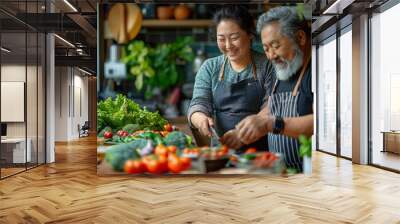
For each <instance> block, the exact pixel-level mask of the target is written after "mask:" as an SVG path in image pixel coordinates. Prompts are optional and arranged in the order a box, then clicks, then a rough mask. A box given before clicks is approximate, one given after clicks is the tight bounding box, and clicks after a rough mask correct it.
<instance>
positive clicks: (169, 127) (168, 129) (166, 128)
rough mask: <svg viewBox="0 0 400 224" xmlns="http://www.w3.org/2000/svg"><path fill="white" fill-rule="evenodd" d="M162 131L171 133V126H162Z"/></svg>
mask: <svg viewBox="0 0 400 224" xmlns="http://www.w3.org/2000/svg"><path fill="white" fill-rule="evenodd" d="M164 130H165V131H168V132H171V131H172V125H171V124H166V125H164Z"/></svg>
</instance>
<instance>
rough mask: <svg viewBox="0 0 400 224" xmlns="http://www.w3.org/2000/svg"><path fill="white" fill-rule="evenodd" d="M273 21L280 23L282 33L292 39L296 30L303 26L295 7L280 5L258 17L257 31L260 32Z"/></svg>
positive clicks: (302, 20) (301, 18)
mask: <svg viewBox="0 0 400 224" xmlns="http://www.w3.org/2000/svg"><path fill="white" fill-rule="evenodd" d="M274 22H278V23H279V24H280V28H281V33H282V34H283V35H285V36H287V37H289V38H291V39H292V40H294V39H295V34H296V32H297V31H298V30H301V29H302V28H303V24H304V19H303V17H302V16H301V15H299V14H298V13H297V10H296V8H295V7H288V6H282V7H276V8H272V9H270V10H269V11H268V12H266V13H264V14H262V15H261V16H260V17H259V18H258V21H257V32H258V33H259V34H260V33H261V31H262V29H263V28H264V27H265V26H266V25H269V24H271V23H274Z"/></svg>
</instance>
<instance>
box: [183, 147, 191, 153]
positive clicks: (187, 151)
mask: <svg viewBox="0 0 400 224" xmlns="http://www.w3.org/2000/svg"><path fill="white" fill-rule="evenodd" d="M191 152H192V150H191V149H189V148H185V149H183V154H190V153H191Z"/></svg>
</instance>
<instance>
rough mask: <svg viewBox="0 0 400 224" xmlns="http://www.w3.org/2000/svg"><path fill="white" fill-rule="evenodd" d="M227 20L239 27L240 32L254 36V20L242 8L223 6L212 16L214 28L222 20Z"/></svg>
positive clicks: (240, 6) (238, 6)
mask: <svg viewBox="0 0 400 224" xmlns="http://www.w3.org/2000/svg"><path fill="white" fill-rule="evenodd" d="M227 19H229V20H233V21H234V22H235V23H237V24H238V25H239V27H240V28H241V29H242V30H244V31H246V32H247V33H248V34H251V35H253V36H256V35H255V34H256V32H255V30H256V28H255V24H254V18H253V16H251V14H250V13H249V11H247V9H246V8H245V7H244V6H242V5H224V6H222V8H221V9H219V10H218V11H217V12H216V13H215V14H214V17H213V20H214V23H215V25H216V26H218V24H219V23H220V22H221V21H222V20H227Z"/></svg>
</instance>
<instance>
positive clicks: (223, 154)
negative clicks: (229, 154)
mask: <svg viewBox="0 0 400 224" xmlns="http://www.w3.org/2000/svg"><path fill="white" fill-rule="evenodd" d="M225 155H226V153H225V152H223V151H218V152H217V158H221V157H224V156H225Z"/></svg>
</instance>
